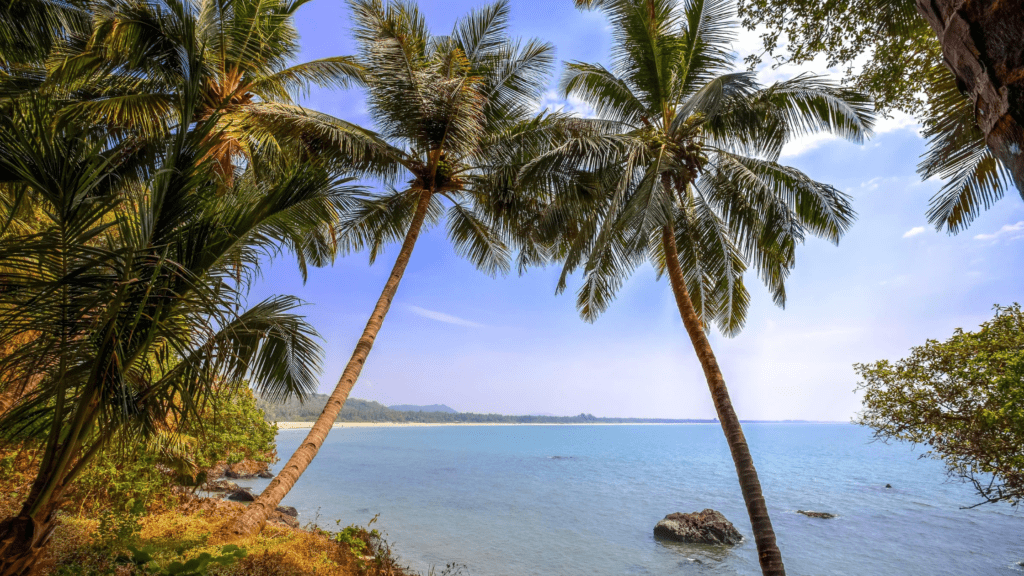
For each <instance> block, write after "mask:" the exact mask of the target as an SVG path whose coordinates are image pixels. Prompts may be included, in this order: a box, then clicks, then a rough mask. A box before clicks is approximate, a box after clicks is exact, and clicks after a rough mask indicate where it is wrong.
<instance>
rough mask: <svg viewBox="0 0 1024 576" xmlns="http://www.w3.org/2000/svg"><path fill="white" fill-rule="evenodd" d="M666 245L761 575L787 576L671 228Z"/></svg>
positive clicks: (678, 302) (667, 228)
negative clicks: (751, 531) (744, 508)
mask: <svg viewBox="0 0 1024 576" xmlns="http://www.w3.org/2000/svg"><path fill="white" fill-rule="evenodd" d="M662 244H663V246H664V249H665V265H666V266H667V268H668V277H669V281H670V282H671V283H672V292H673V293H674V294H675V297H676V305H677V306H678V307H679V314H680V315H681V316H682V317H683V326H685V327H686V332H687V334H689V335H690V341H691V342H692V343H693V349H694V351H696V352H697V358H699V359H700V365H701V367H702V368H703V369H704V377H705V378H706V379H707V381H708V388H710V389H711V398H712V400H714V403H715V411H716V412H717V413H718V420H719V421H720V422H721V423H722V431H723V432H725V438H726V440H727V441H728V442H729V451H730V452H732V461H733V463H734V464H735V465H736V474H737V476H739V480H740V491H741V492H742V493H743V501H744V502H745V503H746V505H747V514H748V515H749V516H750V524H751V526H752V527H753V529H754V541H755V542H756V543H757V556H758V559H759V560H760V562H761V573H762V574H764V575H765V576H785V574H786V569H785V567H783V565H782V553H781V552H780V551H779V547H778V545H777V544H776V543H775V530H773V529H772V521H771V518H769V517H768V507H767V506H766V505H765V502H764V495H763V494H762V493H761V483H760V482H759V481H758V479H757V470H755V469H754V459H753V458H752V457H751V456H750V449H749V448H747V440H746V438H744V436H743V428H742V427H741V426H740V420H739V418H738V417H737V416H736V412H735V411H734V410H733V409H732V401H731V400H730V399H729V389H728V388H726V386H725V378H723V377H722V371H721V370H720V369H719V368H718V361H717V360H716V359H715V353H714V351H713V350H712V349H711V343H710V342H709V341H708V338H707V335H706V334H705V333H704V325H703V322H701V319H700V318H699V317H698V316H697V311H696V310H695V309H694V308H693V302H692V301H691V300H690V293H689V292H688V291H687V290H686V281H685V279H684V277H683V269H682V267H680V266H679V252H678V251H677V249H676V241H675V234H674V233H673V230H672V225H671V224H669V225H668V226H665V228H664V229H663V230H662Z"/></svg>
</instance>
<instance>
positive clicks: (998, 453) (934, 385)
mask: <svg viewBox="0 0 1024 576" xmlns="http://www.w3.org/2000/svg"><path fill="white" fill-rule="evenodd" d="M854 369H855V370H856V371H857V373H858V374H859V375H860V377H861V378H863V382H861V383H860V385H859V387H858V390H860V391H861V392H863V393H864V411H863V412H862V413H861V414H860V415H859V416H858V417H857V419H856V420H855V421H856V422H857V423H858V424H861V425H863V426H868V427H870V428H871V429H872V430H874V434H875V437H876V438H878V439H880V440H883V441H887V442H888V441H892V440H899V441H903V442H911V443H914V444H923V445H925V446H927V447H928V451H927V452H925V453H924V454H923V455H922V457H931V458H935V459H937V460H941V461H942V462H943V463H945V465H946V471H947V472H948V473H949V476H950V477H953V478H958V479H961V480H963V481H965V482H970V483H971V484H973V485H974V487H975V489H977V491H978V494H979V495H980V496H981V497H982V498H983V499H984V500H983V502H981V503H982V504H984V503H990V502H1008V503H1010V504H1012V505H1014V506H1016V505H1017V504H1018V503H1020V500H1021V498H1022V497H1024V312H1022V310H1021V307H1020V305H1019V304H1014V305H1013V306H1007V307H1001V306H997V307H996V315H995V318H993V319H992V320H989V321H987V322H985V323H984V324H982V325H981V328H980V329H979V330H977V331H976V332H964V331H963V330H962V329H957V331H956V332H954V334H953V336H952V337H951V338H950V339H948V340H946V341H945V342H939V341H937V340H929V341H927V342H926V343H925V344H924V345H923V346H918V347H915V348H913V349H912V350H911V351H910V356H908V357H906V358H904V359H902V360H898V361H896V362H890V361H888V360H880V361H878V362H875V363H872V364H856V365H855V366H854Z"/></svg>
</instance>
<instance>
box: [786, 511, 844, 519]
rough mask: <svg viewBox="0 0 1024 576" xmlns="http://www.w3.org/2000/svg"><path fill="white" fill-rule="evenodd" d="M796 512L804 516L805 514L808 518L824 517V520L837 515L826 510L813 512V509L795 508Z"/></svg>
mask: <svg viewBox="0 0 1024 576" xmlns="http://www.w3.org/2000/svg"><path fill="white" fill-rule="evenodd" d="M796 513H797V514H803V515H804V516H807V517H809V518H824V519H826V520H828V519H829V518H835V517H836V516H837V515H836V514H830V513H828V512H815V511H813V510H797V511H796Z"/></svg>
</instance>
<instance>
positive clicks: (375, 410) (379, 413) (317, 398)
mask: <svg viewBox="0 0 1024 576" xmlns="http://www.w3.org/2000/svg"><path fill="white" fill-rule="evenodd" d="M327 398H328V396H327V395H326V394H315V395H313V396H312V397H310V398H308V399H307V400H306V402H305V403H304V404H300V403H299V402H298V401H297V400H289V401H287V402H283V403H273V404H272V403H270V402H267V401H266V400H263V399H260V400H259V401H258V406H259V407H260V409H262V410H263V412H264V413H265V414H266V418H267V420H268V421H270V422H313V421H315V420H316V419H317V417H318V416H320V412H321V410H323V407H324V405H325V404H326V403H327ZM335 422H423V423H445V422H474V423H487V422H495V423H507V424H683V423H694V422H697V423H705V424H706V423H712V422H716V421H715V420H692V419H687V420H671V419H667V418H598V417H596V416H594V415H593V414H580V415H579V416H506V415H504V414H473V413H472V412H455V413H448V412H419V411H417V412H408V411H401V410H392V409H391V408H388V407H387V406H385V405H383V404H380V403H378V402H371V401H369V400H360V399H358V398H349V399H348V401H347V402H345V407H344V408H343V409H342V410H341V414H338V417H337V418H336V419H335Z"/></svg>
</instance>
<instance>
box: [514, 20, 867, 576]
mask: <svg viewBox="0 0 1024 576" xmlns="http://www.w3.org/2000/svg"><path fill="white" fill-rule="evenodd" d="M578 4H584V2H582V1H581V2H578ZM586 4H590V5H592V6H595V7H597V8H599V9H601V10H602V11H604V13H605V14H606V15H607V16H608V17H609V19H610V20H611V23H612V27H613V30H614V38H615V44H614V53H613V63H614V64H613V67H612V69H608V68H605V67H604V66H601V65H599V64H586V63H581V62H572V63H569V64H568V65H567V70H566V72H565V75H564V77H563V80H562V84H561V89H562V92H563V94H564V96H566V97H570V96H572V97H578V98H581V99H583V100H584V101H586V102H588V103H589V104H590V105H591V106H592V107H593V109H594V110H595V111H597V113H598V115H599V116H600V118H599V119H595V120H590V121H584V120H581V121H579V123H578V127H577V130H576V131H575V134H573V135H572V136H571V137H569V138H567V139H566V140H564V141H562V142H560V143H559V144H558V145H557V146H556V147H555V148H554V149H553V150H551V151H549V152H547V153H544V154H541V155H539V156H538V157H537V158H536V159H534V160H533V161H532V162H530V163H529V164H528V165H527V166H526V167H525V168H524V170H523V173H522V175H521V176H522V177H524V178H527V179H530V180H533V179H538V178H539V179H546V180H547V181H549V182H550V183H552V186H553V187H554V190H555V192H556V195H555V197H554V199H553V200H552V202H551V204H550V206H549V207H548V208H547V213H546V214H545V216H544V220H543V225H544V226H545V227H546V228H547V229H548V230H549V231H552V232H553V233H557V235H558V244H559V247H560V254H559V255H560V257H561V258H562V259H564V269H563V275H562V279H561V280H560V282H559V287H558V289H559V291H561V290H563V289H564V288H565V286H566V276H567V275H568V274H570V273H572V272H573V271H575V270H578V269H580V268H582V270H583V284H582V286H581V288H580V290H579V294H578V299H577V306H578V308H579V310H580V313H581V315H582V316H583V318H584V319H586V320H587V321H593V320H595V319H596V318H597V316H598V315H599V314H600V313H601V312H603V311H604V310H605V309H606V308H607V307H608V305H609V304H610V302H611V300H612V299H613V297H614V295H615V292H616V290H617V289H618V287H619V286H621V284H622V283H623V282H624V280H625V279H626V278H627V277H628V276H629V275H630V273H631V272H632V271H633V270H634V269H635V268H636V267H637V266H638V265H640V264H641V263H642V262H644V261H650V262H651V263H652V264H653V265H654V266H655V267H656V269H657V270H658V271H659V272H660V273H667V274H668V277H669V282H670V285H671V288H672V291H673V294H674V295H675V300H676V304H677V305H678V308H679V313H680V315H681V316H682V321H683V325H684V326H685V328H686V332H687V334H688V335H689V337H690V340H691V342H692V344H693V347H694V350H695V351H696V353H697V357H698V359H699V360H700V363H701V366H702V368H703V371H704V375H705V378H706V379H707V383H708V386H709V388H710V390H711V395H712V399H713V401H714V406H715V410H716V412H717V414H718V418H719V420H720V422H721V425H722V429H723V431H724V432H725V435H726V439H727V440H728V444H729V449H730V451H731V453H732V458H733V461H734V463H735V466H736V471H737V473H738V475H739V480H740V488H741V491H742V494H743V499H744V502H745V503H746V507H747V511H748V513H749V516H750V521H751V525H752V527H753V531H754V537H755V540H756V543H757V549H758V556H759V559H760V563H761V568H762V571H763V572H764V574H771V575H782V574H784V573H785V572H784V567H783V563H782V556H781V554H780V552H779V549H778V546H777V545H776V539H775V533H774V531H773V529H772V525H771V519H770V518H769V515H768V508H767V506H766V505H765V500H764V496H763V494H762V492H761V486H760V483H759V481H758V478H757V472H756V470H755V469H754V463H753V460H752V458H751V455H750V450H749V449H748V446H747V442H746V440H745V438H744V436H743V430H742V428H741V426H740V422H739V419H738V417H737V415H736V412H735V411H734V410H733V407H732V403H731V401H730V399H729V392H728V389H727V388H726V385H725V380H724V379H723V377H722V372H721V370H720V369H719V366H718V363H717V361H716V359H715V355H714V352H713V351H712V349H711V345H710V343H709V341H708V337H707V334H706V331H707V330H708V329H709V328H710V326H711V324H712V323H715V324H717V325H718V326H719V328H720V329H721V330H722V331H723V332H724V333H725V334H727V335H732V334H735V333H736V332H738V331H739V330H740V329H741V328H742V326H743V322H744V317H745V314H746V311H747V307H748V303H749V295H748V293H747V290H746V288H745V286H744V283H743V273H744V271H745V269H746V268H747V266H748V265H752V266H753V267H754V269H755V270H757V272H758V273H759V275H760V277H761V279H762V280H763V281H764V282H765V284H766V285H767V286H768V287H769V289H770V290H771V291H772V292H773V294H774V298H775V302H776V303H777V304H778V305H780V306H781V305H783V304H784V303H785V297H786V293H785V279H786V276H787V274H788V272H789V270H790V269H791V268H792V267H793V265H794V263H795V258H794V257H795V248H796V246H797V245H798V244H799V243H800V242H801V241H802V240H803V239H804V237H805V236H806V235H807V234H815V235H819V236H822V237H824V238H827V239H829V240H831V241H833V242H838V240H839V238H840V237H841V236H842V234H843V232H844V231H845V230H846V229H847V227H848V226H849V225H850V223H851V222H852V219H853V211H852V209H851V207H850V203H849V198H848V197H847V196H846V195H844V194H843V193H841V192H840V191H838V190H836V189H835V188H833V187H831V186H828V185H826V184H821V183H819V182H815V181H814V180H811V179H810V178H808V177H807V176H806V175H804V174H803V173H801V172H799V171H798V170H795V169H793V168H790V167H787V166H783V165H780V164H778V162H777V160H778V158H779V156H780V153H781V148H782V146H783V144H785V143H786V141H787V140H789V139H790V138H792V137H794V136H797V135H800V134H804V133H808V132H811V131H818V130H821V131H829V132H833V133H836V134H839V135H841V136H844V137H847V138H849V139H852V140H855V141H859V140H861V139H862V138H864V137H865V135H867V134H868V133H869V131H870V128H871V123H872V117H871V115H870V112H869V111H870V103H869V102H868V101H867V100H866V99H865V98H864V97H862V96H860V95H858V94H856V93H853V92H851V91H848V90H845V89H842V88H838V87H836V86H834V85H832V84H830V83H828V82H825V81H823V80H821V79H819V78H815V77H811V76H799V77H797V78H794V79H792V80H789V81H785V82H779V83H776V84H774V85H773V86H770V87H762V86H760V85H758V84H757V82H756V80H755V78H754V76H753V75H752V74H751V73H745V72H730V68H731V67H732V63H733V58H732V55H731V51H730V49H729V43H730V41H731V40H732V36H731V34H730V31H731V26H732V19H731V17H732V3H731V2H730V1H728V0H690V1H688V2H680V1H677V0H607V1H593V2H589V3H586Z"/></svg>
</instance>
